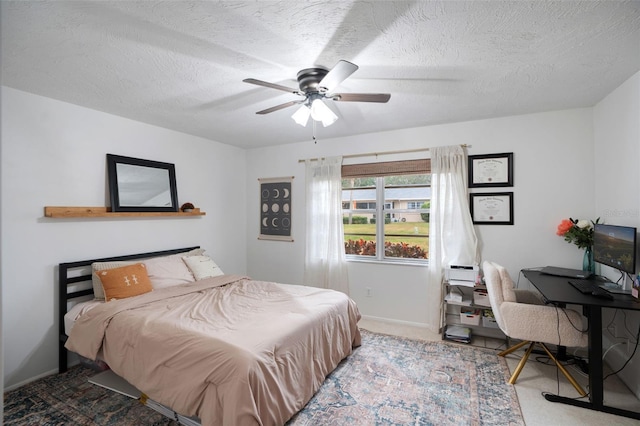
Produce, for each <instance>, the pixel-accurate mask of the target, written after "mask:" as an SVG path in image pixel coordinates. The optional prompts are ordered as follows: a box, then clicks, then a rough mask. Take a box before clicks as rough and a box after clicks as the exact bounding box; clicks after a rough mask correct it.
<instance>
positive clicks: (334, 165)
mask: <svg viewBox="0 0 640 426" xmlns="http://www.w3.org/2000/svg"><path fill="white" fill-rule="evenodd" d="M305 165H306V197H307V215H306V216H307V246H306V253H305V265H304V266H305V267H304V282H305V284H306V285H310V286H314V287H321V288H330V289H333V290H338V291H341V292H343V293H346V294H349V277H348V273H347V263H346V258H345V253H344V236H343V226H342V174H341V168H342V157H330V158H325V159H321V160H318V161H312V160H306V161H305Z"/></svg>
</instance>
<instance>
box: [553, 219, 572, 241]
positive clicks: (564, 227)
mask: <svg viewBox="0 0 640 426" xmlns="http://www.w3.org/2000/svg"><path fill="white" fill-rule="evenodd" d="M572 227H573V222H571V221H570V220H569V219H563V220H562V222H560V225H558V230H557V231H556V235H560V236H561V237H562V236H564V234H566V233H567V232H568V231H569V229H571V228H572Z"/></svg>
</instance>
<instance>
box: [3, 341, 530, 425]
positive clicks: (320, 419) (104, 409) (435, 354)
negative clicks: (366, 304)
mask: <svg viewBox="0 0 640 426" xmlns="http://www.w3.org/2000/svg"><path fill="white" fill-rule="evenodd" d="M362 337H363V344H362V346H361V347H360V348H358V349H356V350H355V351H354V353H353V354H352V355H351V356H350V357H349V358H348V359H347V360H345V361H343V362H342V363H341V364H340V365H339V366H338V368H337V369H336V370H335V371H334V372H333V373H331V374H330V375H329V376H328V377H327V380H326V381H325V383H324V384H323V385H322V387H321V388H320V390H319V391H318V392H317V393H316V395H315V396H314V397H313V398H312V399H311V401H309V403H308V404H307V405H306V407H304V408H303V409H302V411H300V412H299V413H298V414H297V415H296V416H295V417H294V418H292V419H291V420H290V421H289V423H288V425H289V426H311V425H313V426H317V425H329V424H334V425H347V424H348V425H513V426H516V425H524V421H523V419H522V414H521V412H520V407H519V404H518V400H517V397H516V393H515V389H514V388H513V387H512V386H511V385H508V384H507V379H508V377H509V371H508V368H507V366H506V363H505V362H504V359H503V358H499V357H498V356H497V355H496V353H495V352H494V351H492V350H485V349H479V348H474V347H470V346H463V345H459V344H454V343H448V342H422V341H416V340H410V339H404V338H399V337H394V336H387V335H382V334H376V333H371V332H368V331H366V330H363V331H362ZM93 374H95V373H94V372H93V371H92V370H90V369H87V368H84V367H81V366H78V367H74V368H71V369H70V370H69V371H68V372H66V373H64V374H57V375H53V376H49V377H45V378H43V379H40V380H38V381H36V382H33V383H30V384H28V385H25V386H23V387H21V388H19V389H16V390H14V391H12V392H8V393H7V394H6V395H5V405H4V415H5V417H4V424H5V425H177V424H178V423H177V422H175V421H172V420H169V419H168V418H166V417H164V416H162V415H161V414H159V413H157V412H156V411H154V410H152V409H150V408H148V407H146V406H144V405H142V404H140V403H139V402H138V401H137V400H134V399H131V398H129V397H126V396H123V395H120V394H117V393H114V392H112V391H109V390H107V389H104V388H101V387H99V386H96V385H93V384H91V383H89V382H87V378H88V377H90V376H91V375H93Z"/></svg>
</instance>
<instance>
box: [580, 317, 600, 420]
mask: <svg viewBox="0 0 640 426" xmlns="http://www.w3.org/2000/svg"><path fill="white" fill-rule="evenodd" d="M584 313H585V316H586V317H587V318H589V394H590V398H589V399H590V400H591V403H592V404H593V408H594V409H596V410H601V409H602V401H603V398H604V395H603V390H602V388H603V386H604V384H603V383H602V308H601V307H600V306H585V307H584Z"/></svg>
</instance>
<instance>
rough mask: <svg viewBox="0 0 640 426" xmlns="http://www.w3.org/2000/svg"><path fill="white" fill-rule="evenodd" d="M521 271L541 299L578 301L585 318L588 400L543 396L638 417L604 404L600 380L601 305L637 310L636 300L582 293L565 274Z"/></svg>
mask: <svg viewBox="0 0 640 426" xmlns="http://www.w3.org/2000/svg"><path fill="white" fill-rule="evenodd" d="M522 272H523V274H524V276H525V277H526V278H527V279H528V280H529V281H530V282H531V284H533V285H534V286H535V287H536V288H537V289H538V291H539V292H540V293H541V294H542V296H543V297H544V299H545V303H550V304H554V305H560V306H564V305H581V306H582V310H583V313H584V316H585V317H587V319H588V320H589V332H588V334H589V401H588V402H587V401H579V400H576V399H572V398H566V397H562V396H557V395H545V398H546V399H547V400H549V401H553V402H562V403H565V404H570V405H575V406H578V407H584V408H589V409H592V410H598V411H604V412H605V413H611V414H617V415H619V416H625V417H631V418H634V419H640V413H637V412H635V411H629V410H624V409H621V408H615V407H609V406H606V405H604V403H603V383H602V380H603V373H602V308H613V309H631V310H635V311H640V303H639V302H637V301H636V300H635V299H633V298H632V297H631V296H630V295H622V294H621V295H614V300H606V299H601V298H598V297H595V296H592V295H590V294H582V293H580V292H579V291H578V290H576V289H575V288H573V287H572V286H571V285H570V284H569V278H564V277H555V276H552V275H546V274H543V273H541V272H539V271H534V270H523V271H522Z"/></svg>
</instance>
